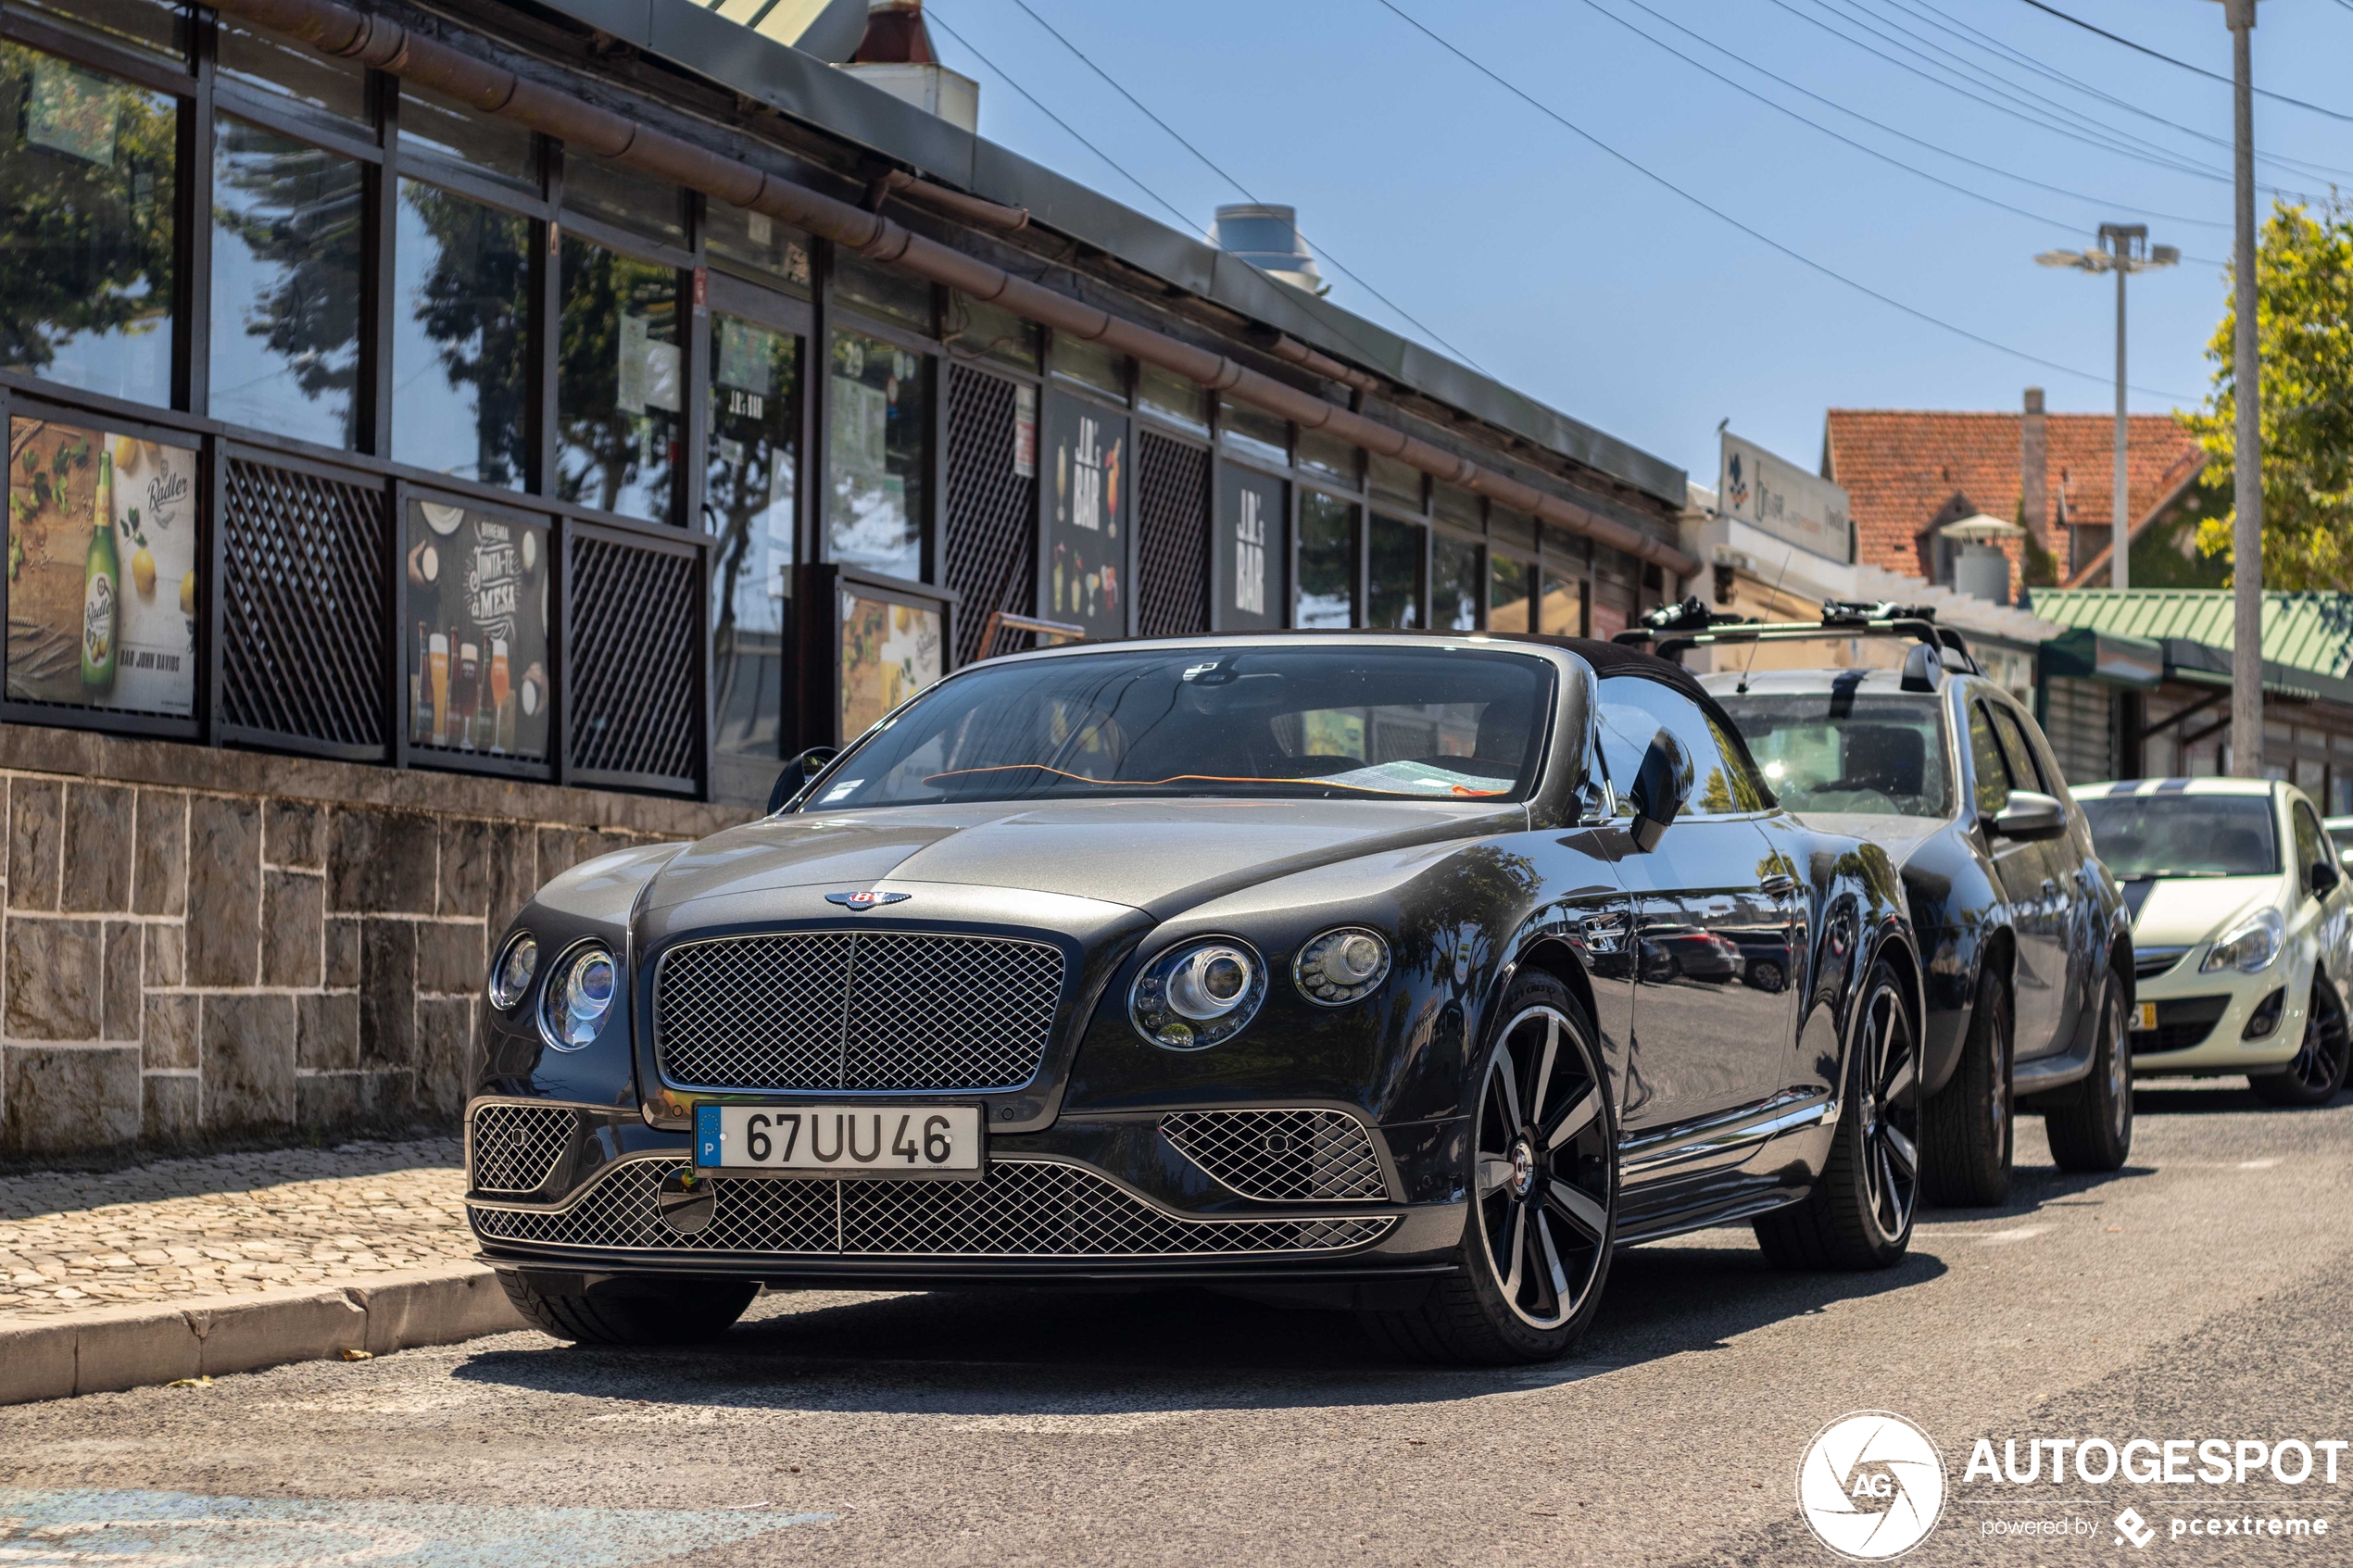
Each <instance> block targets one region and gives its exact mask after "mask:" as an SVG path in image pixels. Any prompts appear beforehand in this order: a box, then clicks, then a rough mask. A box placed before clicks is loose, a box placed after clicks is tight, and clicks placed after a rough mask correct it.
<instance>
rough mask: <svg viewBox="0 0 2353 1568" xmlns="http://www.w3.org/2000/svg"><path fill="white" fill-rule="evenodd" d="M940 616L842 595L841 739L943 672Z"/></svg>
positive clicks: (860, 730) (852, 737)
mask: <svg viewBox="0 0 2353 1568" xmlns="http://www.w3.org/2000/svg"><path fill="white" fill-rule="evenodd" d="M940 620H941V617H940V613H939V611H938V610H937V609H932V608H925V607H924V606H920V605H903V604H896V603H893V602H891V601H890V600H887V599H870V598H868V597H866V596H864V595H862V594H860V593H857V592H854V591H853V590H851V589H848V588H844V589H842V590H841V738H842V740H843V742H844V743H845V744H847V743H848V742H849V741H853V740H855V739H857V738H858V737H859V736H860V735H862V734H865V733H866V731H867V730H869V729H870V728H872V727H873V726H874V725H875V723H877V722H879V721H881V719H882V716H883V715H884V714H886V713H887V712H889V711H890V710H891V709H894V708H896V707H898V706H899V705H900V703H902V702H904V701H906V700H907V699H908V698H909V697H911V696H914V695H915V694H916V693H917V692H919V691H922V690H923V689H924V688H925V686H928V685H930V684H932V683H934V682H935V681H937V680H938V679H939V678H940V677H941V676H942V675H944V674H946V673H947V672H948V666H947V660H946V659H945V649H946V639H945V638H944V637H943V636H942V634H941V631H942V628H941V625H940Z"/></svg>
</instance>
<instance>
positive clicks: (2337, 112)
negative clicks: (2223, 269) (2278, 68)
mask: <svg viewBox="0 0 2353 1568" xmlns="http://www.w3.org/2000/svg"><path fill="white" fill-rule="evenodd" d="M2338 3H2339V4H2343V3H2344V0H2338ZM2026 4H2028V5H2030V6H2033V7H2034V8H2035V9H2036V10H2038V11H2042V12H2044V13H2045V14H2047V15H2050V16H2054V17H2057V18H2058V19H2059V20H2061V21H2063V22H2066V23H2068V24H2070V26H2074V27H2080V28H2082V30H2083V31H2086V32H2092V33H2097V34H2098V35H2099V36H2100V37H2102V38H2105V39H2107V40H2108V42H2109V43H2110V44H2122V45H2123V46H2124V47H2125V48H2127V49H2130V50H2132V51H2133V53H2134V54H2136V55H2146V56H2148V57H2149V58H2150V59H2152V60H2163V61H2164V62H2165V63H2166V64H2167V65H2169V66H2171V67H2173V68H2174V69H2177V70H2185V71H2188V72H2189V73H2190V74H2191V75H2192V76H2202V77H2204V78H2206V79H2207V80H2208V82H2221V83H2223V84H2224V85H2225V86H2229V85H2232V84H2233V82H2232V79H2231V78H2229V77H2227V76H2224V75H2222V74H2221V72H2220V71H2211V70H2208V69H2206V68H2205V67H2204V66H2194V65H2192V64H2190V62H2189V61H2187V60H2177V59H2175V58H2174V57H2173V56H2171V55H2165V54H2159V53H2158V51H2157V50H2155V49H2152V48H2150V47H2149V46H2148V45H2147V44H2135V43H2133V41H2132V40H2131V39H2129V38H2127V37H2125V36H2124V35H2123V34H2122V33H2119V32H2110V31H2108V29H2106V28H2104V27H2095V26H2093V25H2092V24H2091V23H2090V22H2087V21H2085V20H2084V19H2082V18H2081V17H2070V16H2069V15H2068V14H2067V13H2066V12H2065V11H2062V10H2060V9H2059V8H2058V7H2057V6H2045V4H2043V0H2026ZM2347 8H2348V9H2353V6H2348V7H2347ZM2255 94H2256V96H2258V97H2260V98H2269V99H2271V101H2272V102H2273V103H2275V104H2293V105H2295V106H2296V107H2297V108H2299V109H2310V110H2311V111H2312V112H2313V113H2314V114H2324V115H2326V116H2328V117H2329V118H2330V119H2341V120H2343V121H2345V122H2346V123H2347V124H2348V125H2353V114H2347V113H2345V112H2344V111H2343V110H2341V109H2333V108H2328V107H2324V106H2322V105H2320V104H2311V103H2307V102H2305V101H2304V100H2303V99H2302V98H2291V97H2289V96H2288V95H2287V94H2284V93H2274V92H2272V91H2271V89H2270V88H2268V87H2258V88H2257V89H2255Z"/></svg>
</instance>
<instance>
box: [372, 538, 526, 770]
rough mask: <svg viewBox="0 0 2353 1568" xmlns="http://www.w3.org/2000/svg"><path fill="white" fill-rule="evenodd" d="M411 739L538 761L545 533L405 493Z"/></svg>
mask: <svg viewBox="0 0 2353 1568" xmlns="http://www.w3.org/2000/svg"><path fill="white" fill-rule="evenodd" d="M408 509H409V515H408V518H407V520H406V521H407V543H408V552H407V554H408V614H407V615H406V617H404V619H405V620H406V621H407V622H408V626H409V650H408V668H409V745H411V746H420V747H430V748H434V749H438V750H443V751H453V752H459V753H465V752H472V753H476V754H480V755H484V756H489V757H514V758H520V759H525V760H536V759H542V758H545V757H546V756H547V698H548V694H549V683H548V671H547V592H546V588H547V525H546V524H545V523H540V522H532V521H523V520H522V519H519V518H513V517H510V516H508V515H506V514H505V513H501V512H488V511H477V510H475V509H474V508H470V507H462V506H455V505H451V504H447V503H444V502H438V501H427V500H423V499H421V498H411V499H410V501H409V508H408Z"/></svg>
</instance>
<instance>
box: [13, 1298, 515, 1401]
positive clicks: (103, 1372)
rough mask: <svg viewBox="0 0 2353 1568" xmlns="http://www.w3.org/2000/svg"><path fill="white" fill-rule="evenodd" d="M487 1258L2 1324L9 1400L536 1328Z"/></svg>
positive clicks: (151, 1383)
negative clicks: (351, 1280) (350, 1280)
mask: <svg viewBox="0 0 2353 1568" xmlns="http://www.w3.org/2000/svg"><path fill="white" fill-rule="evenodd" d="M530 1326H531V1325H530V1324H529V1323H525V1322H524V1321H523V1319H522V1316H521V1315H520V1314H519V1313H517V1312H516V1311H515V1309H514V1307H513V1305H512V1304H511V1303H510V1302H509V1301H508V1299H507V1293H506V1292H505V1291H504V1290H501V1289H500V1288H499V1287H498V1281H497V1276H496V1275H494V1274H492V1273H491V1272H490V1271H489V1270H488V1269H485V1268H484V1267H483V1266H482V1265H481V1264H479V1263H460V1264H457V1265H455V1266H452V1267H448V1268H439V1269H417V1270H412V1271H409V1272H407V1273H390V1274H377V1275H374V1276H372V1277H371V1278H369V1279H367V1280H365V1281H361V1282H359V1283H355V1284H352V1285H346V1286H289V1287H286V1288H284V1289H279V1290H263V1291H256V1292H254V1293H253V1294H252V1295H249V1296H211V1297H205V1298H199V1299H196V1300H191V1301H181V1302H176V1303H170V1304H158V1305H156V1306H145V1305H139V1306H126V1307H99V1308H95V1309H94V1310H92V1311H87V1312H80V1313H76V1314H75V1315H74V1316H72V1317H69V1318H56V1319H45V1320H44V1319H32V1320H29V1321H26V1322H22V1323H0V1405H19V1404H25V1403H28V1402H30V1401H31V1400H34V1399H65V1398H67V1397H68V1396H69V1395H74V1394H96V1393H102V1392H105V1391H107V1390H109V1389H121V1388H144V1387H151V1386H155V1385H157V1384H162V1383H170V1382H172V1381H173V1380H175V1379H177V1378H182V1377H211V1376H217V1375H219V1374H223V1373H232V1372H255V1371H258V1370H259V1369H261V1368H263V1367H272V1366H279V1365H283V1363H285V1362H287V1361H332V1360H333V1359H335V1358H336V1357H339V1356H341V1355H342V1354H343V1353H344V1352H345V1351H346V1350H365V1351H367V1352H369V1353H370V1354H371V1355H378V1356H381V1355H384V1354H385V1353H386V1352H388V1351H392V1350H403V1349H407V1348H409V1347H411V1346H416V1345H454V1344H456V1343H458V1342H459V1340H464V1339H475V1338H479V1337H481V1336H484V1335H485V1334H505V1333H509V1332H510V1331H512V1330H514V1329H519V1328H528V1327H530Z"/></svg>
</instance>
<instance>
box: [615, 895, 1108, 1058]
mask: <svg viewBox="0 0 2353 1568" xmlns="http://www.w3.org/2000/svg"><path fill="white" fill-rule="evenodd" d="M1062 985H1063V954H1062V949H1061V948H1059V947H1054V946H1053V945H1052V944H1051V943H1046V942H1029V941H1023V940H1020V939H1017V938H1010V937H1000V936H950V935H937V934H933V933H929V932H895V931H811V932H774V933H770V934H767V935H754V936H724V937H718V938H715V939H713V940H711V941H704V942H687V943H682V944H680V945H679V946H677V947H673V948H671V949H670V950H669V951H668V952H666V953H664V954H663V955H662V956H661V963H660V965H659V967H658V968H657V969H656V970H655V972H654V1054H655V1057H656V1060H659V1061H660V1062H661V1073H662V1076H663V1078H665V1079H666V1080H667V1081H669V1082H670V1083H671V1084H673V1085H676V1086H678V1087H680V1088H697V1089H741V1090H811V1089H853V1090H855V1089H864V1090H883V1091H888V1090H923V1091H927V1092H932V1093H940V1092H948V1093H956V1092H972V1091H984V1090H1002V1089H1017V1088H1020V1087H1021V1086H1022V1085H1025V1084H1026V1083H1028V1082H1029V1081H1030V1080H1031V1079H1032V1078H1035V1077H1036V1076H1037V1075H1038V1069H1039V1068H1040V1067H1042V1066H1043V1065H1044V1064H1045V1060H1046V1046H1047V1042H1048V1039H1049V1038H1050V1036H1051V1034H1052V1032H1053V1024H1054V1010H1055V1008H1056V1006H1057V1005H1058V1004H1059V1003H1060V1001H1061V999H1062Z"/></svg>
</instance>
